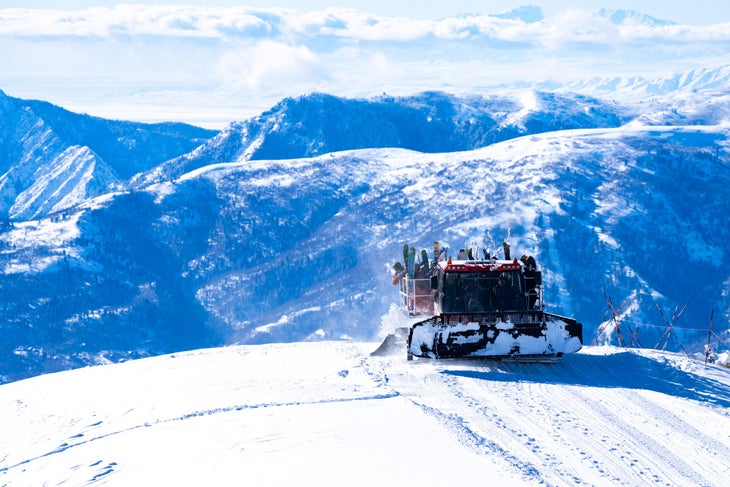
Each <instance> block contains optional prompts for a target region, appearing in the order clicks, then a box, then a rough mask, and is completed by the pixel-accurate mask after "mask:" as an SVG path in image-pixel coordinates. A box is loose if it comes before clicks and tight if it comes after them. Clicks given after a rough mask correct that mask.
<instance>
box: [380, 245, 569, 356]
mask: <svg viewBox="0 0 730 487" xmlns="http://www.w3.org/2000/svg"><path fill="white" fill-rule="evenodd" d="M479 250H480V249H477V248H474V249H471V248H470V249H462V250H460V251H459V253H458V255H457V256H456V257H455V258H454V259H452V258H451V257H448V258H447V257H446V249H439V243H438V242H435V243H434V253H433V259H432V260H430V261H429V259H428V255H427V252H426V251H425V250H423V251H421V254H420V256H419V257H420V259H418V261H417V256H416V251H415V248H413V247H411V248H408V246H407V245H406V246H404V252H403V256H404V264H401V263H400V262H396V263H395V264H394V266H393V284H395V285H397V286H398V289H399V307H400V308H401V310H402V311H403V312H405V313H406V314H407V315H408V316H409V317H410V319H411V320H418V319H420V318H421V317H424V318H425V317H427V318H426V319H422V320H420V321H416V322H415V323H413V324H412V325H411V326H410V327H409V328H401V329H398V330H396V333H395V335H392V336H391V337H390V338H391V340H390V341H391V347H392V343H393V342H394V341H398V337H400V341H401V342H402V341H403V339H405V341H406V342H407V344H406V350H407V358H408V360H412V359H413V358H414V357H420V358H431V359H447V358H448V359H455V358H497V359H511V360H516V361H527V362H532V361H534V362H555V361H558V360H559V359H560V358H561V357H562V356H563V354H564V353H572V352H577V351H578V350H580V348H581V347H582V342H583V332H582V328H583V327H582V325H581V323H579V322H577V321H576V320H575V319H573V318H567V317H564V316H559V315H557V314H553V313H549V312H547V311H545V309H544V302H543V296H542V292H543V289H542V288H543V286H542V271H541V270H540V269H539V268H538V266H537V265H536V262H535V259H534V258H533V257H531V256H528V255H524V256H522V258H521V259H519V260H518V259H516V258H514V259H512V258H511V256H510V249H509V244H508V243H506V242H505V243H504V244H503V245H502V249H500V251H501V250H503V251H504V255H503V256H502V258H497V255H490V253H489V252H487V251H486V250H485V249H481V251H482V253H483V255H482V256H481V258H479V259H477V258H476V257H477V256H476V255H475V254H477V253H478V252H479ZM387 341H388V339H386V342H387ZM383 346H384V347H385V348H387V345H386V343H384V344H383ZM379 350H380V349H379ZM377 352H378V350H376V351H375V352H374V354H378V353H377Z"/></svg>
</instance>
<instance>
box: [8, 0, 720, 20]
mask: <svg viewBox="0 0 730 487" xmlns="http://www.w3.org/2000/svg"><path fill="white" fill-rule="evenodd" d="M59 3H60V4H59ZM120 3H154V4H158V5H181V4H182V5H200V6H218V7H232V6H239V5H250V6H252V7H272V6H277V7H285V8H294V9H298V10H303V11H311V10H323V9H326V8H328V7H351V8H356V9H358V10H363V11H365V12H372V13H377V14H381V15H389V16H390V15H393V16H405V17H419V18H426V19H438V18H441V17H450V16H454V15H458V14H463V13H487V14H494V13H501V12H505V11H508V10H510V9H512V8H515V7H517V6H521V5H537V6H540V7H543V8H544V9H545V10H559V9H565V8H566V7H571V8H583V9H586V8H587V9H594V8H601V7H605V8H613V9H633V10H639V11H641V12H645V13H647V14H649V15H652V16H654V17H659V18H664V19H667V20H672V21H675V22H683V23H689V24H698V25H706V24H714V23H720V22H730V4H727V3H726V2H718V1H717V0H694V1H692V2H687V1H684V0H611V1H610V2H608V1H607V2H597V1H596V0H589V1H586V0H525V1H524V2H519V1H516V0H456V1H449V2H442V1H433V0H429V1H425V2H418V3H417V4H416V3H414V2H393V1H388V0H340V1H337V0H306V1H302V0H278V1H276V2H272V1H270V0H248V1H238V0H216V1H210V2H201V1H192V0H187V1H186V0H156V1H152V2H143V1H133V0H132V1H128V2H120V1H118V0H65V1H64V2H62V3H61V2H58V1H57V0H2V1H0V8H14V7H17V8H32V9H36V8H39V9H64V10H76V9H84V8H89V7H95V6H102V7H111V6H113V5H117V4H120ZM414 5H418V6H417V7H414Z"/></svg>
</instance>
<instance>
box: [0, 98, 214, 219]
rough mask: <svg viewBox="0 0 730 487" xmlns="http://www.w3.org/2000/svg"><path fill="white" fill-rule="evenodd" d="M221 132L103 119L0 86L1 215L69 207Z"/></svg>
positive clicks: (41, 213)
mask: <svg viewBox="0 0 730 487" xmlns="http://www.w3.org/2000/svg"><path fill="white" fill-rule="evenodd" d="M215 133H216V132H214V131H210V130H204V129H199V128H197V127H192V126H188V125H184V124H170V123H166V124H154V125H150V124H141V123H134V122H119V121H111V120H104V119H100V118H96V117H90V116H88V115H79V114H75V113H72V112H69V111H67V110H64V109H62V108H60V107H57V106H54V105H51V104H50V103H46V102H42V101H36V100H20V99H17V98H13V97H9V96H7V95H5V94H4V93H3V92H1V91H0V217H3V218H4V219H13V220H27V219H32V218H38V217H43V216H46V215H48V214H50V213H53V212H57V211H60V210H62V209H67V208H71V207H73V206H75V205H78V204H80V203H81V202H83V201H85V200H86V199H88V198H91V197H94V196H98V195H100V194H103V193H105V192H107V191H108V190H109V189H110V188H113V187H115V186H123V185H124V184H125V183H126V180H127V179H129V178H130V177H131V176H132V175H134V174H136V173H138V172H140V171H145V170H148V169H150V168H151V167H154V166H156V165H158V164H161V163H162V162H164V161H166V160H168V159H171V158H173V157H176V156H178V155H181V154H184V153H187V152H190V151H191V150H193V149H194V148H195V147H197V146H199V145H200V144H202V143H203V142H204V141H205V140H206V139H208V138H210V137H212V136H213V135H214V134H215Z"/></svg>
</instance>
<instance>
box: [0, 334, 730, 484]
mask: <svg viewBox="0 0 730 487" xmlns="http://www.w3.org/2000/svg"><path fill="white" fill-rule="evenodd" d="M374 347H375V344H360V343H346V342H323V343H296V344H274V345H259V346H253V345H249V346H241V347H227V348H219V349H214V350H198V351H194V352H188V353H176V354H173V355H166V356H161V357H154V358H149V359H144V360H138V361H130V362H127V363H123V364H115V365H110V366H101V367H89V368H85V369H80V370H75V371H69V372H63V373H59V374H48V375H45V376H42V377H35V378H32V379H28V380H24V381H18V382H15V383H12V384H4V385H2V386H0V409H1V410H2V411H3V414H2V415H0V431H2V432H3V434H2V435H0V451H2V452H3V454H2V455H1V456H0V484H2V485H7V486H8V487H15V486H30V485H48V486H55V485H107V486H129V485H161V484H164V485H216V486H229V485H230V486H234V485H242V484H245V485H249V484H250V485H265V486H290V485H292V479H296V482H297V483H298V484H301V485H318V486H342V485H348V486H363V487H365V486H367V487H370V486H373V485H411V484H413V485H450V484H455V485H469V484H473V483H474V482H475V479H478V481H479V482H481V483H485V484H488V485H499V486H546V485H549V486H553V485H555V486H574V485H576V486H577V485H631V486H642V485H697V486H705V485H706V486H712V485H723V484H724V483H725V482H726V476H727V465H728V464H727V459H728V458H730V415H728V411H729V410H730V370H728V369H725V368H722V367H718V366H714V365H710V366H703V364H702V362H697V361H694V360H691V359H687V358H685V357H683V356H681V355H679V354H673V353H666V352H664V353H663V352H659V351H647V350H642V351H639V350H631V351H628V350H625V349H618V348H613V347H586V348H584V349H583V350H582V351H581V352H580V353H577V354H570V355H566V356H565V357H564V358H563V360H562V362H560V363H559V364H555V365H544V364H515V363H501V362H493V361H466V362H460V361H445V362H430V361H415V362H406V360H405V357H404V355H402V354H400V355H397V356H392V357H371V356H368V352H369V351H370V350H372V348H374ZM284 467H285V468H284Z"/></svg>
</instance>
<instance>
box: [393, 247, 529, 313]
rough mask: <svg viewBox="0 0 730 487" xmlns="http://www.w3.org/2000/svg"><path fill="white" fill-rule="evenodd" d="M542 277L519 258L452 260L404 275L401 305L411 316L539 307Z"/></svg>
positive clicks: (401, 287) (523, 309) (402, 278)
mask: <svg viewBox="0 0 730 487" xmlns="http://www.w3.org/2000/svg"><path fill="white" fill-rule="evenodd" d="M541 277H542V276H541V272H540V271H539V270H537V269H534V268H527V267H525V266H523V264H522V263H520V261H518V260H517V259H514V260H495V259H493V260H479V261H477V260H454V261H452V260H451V259H449V260H447V261H441V262H437V263H433V264H432V265H431V268H430V269H429V270H428V272H427V273H424V272H421V273H420V275H419V274H418V273H416V274H414V277H410V276H408V274H404V275H403V276H401V277H400V279H399V282H398V284H399V285H400V305H401V307H402V308H403V309H404V310H406V311H407V312H408V314H409V315H410V316H437V315H440V314H464V313H468V314H471V313H490V312H499V311H528V310H540V309H542V278H541ZM394 283H396V282H395V279H394Z"/></svg>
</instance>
